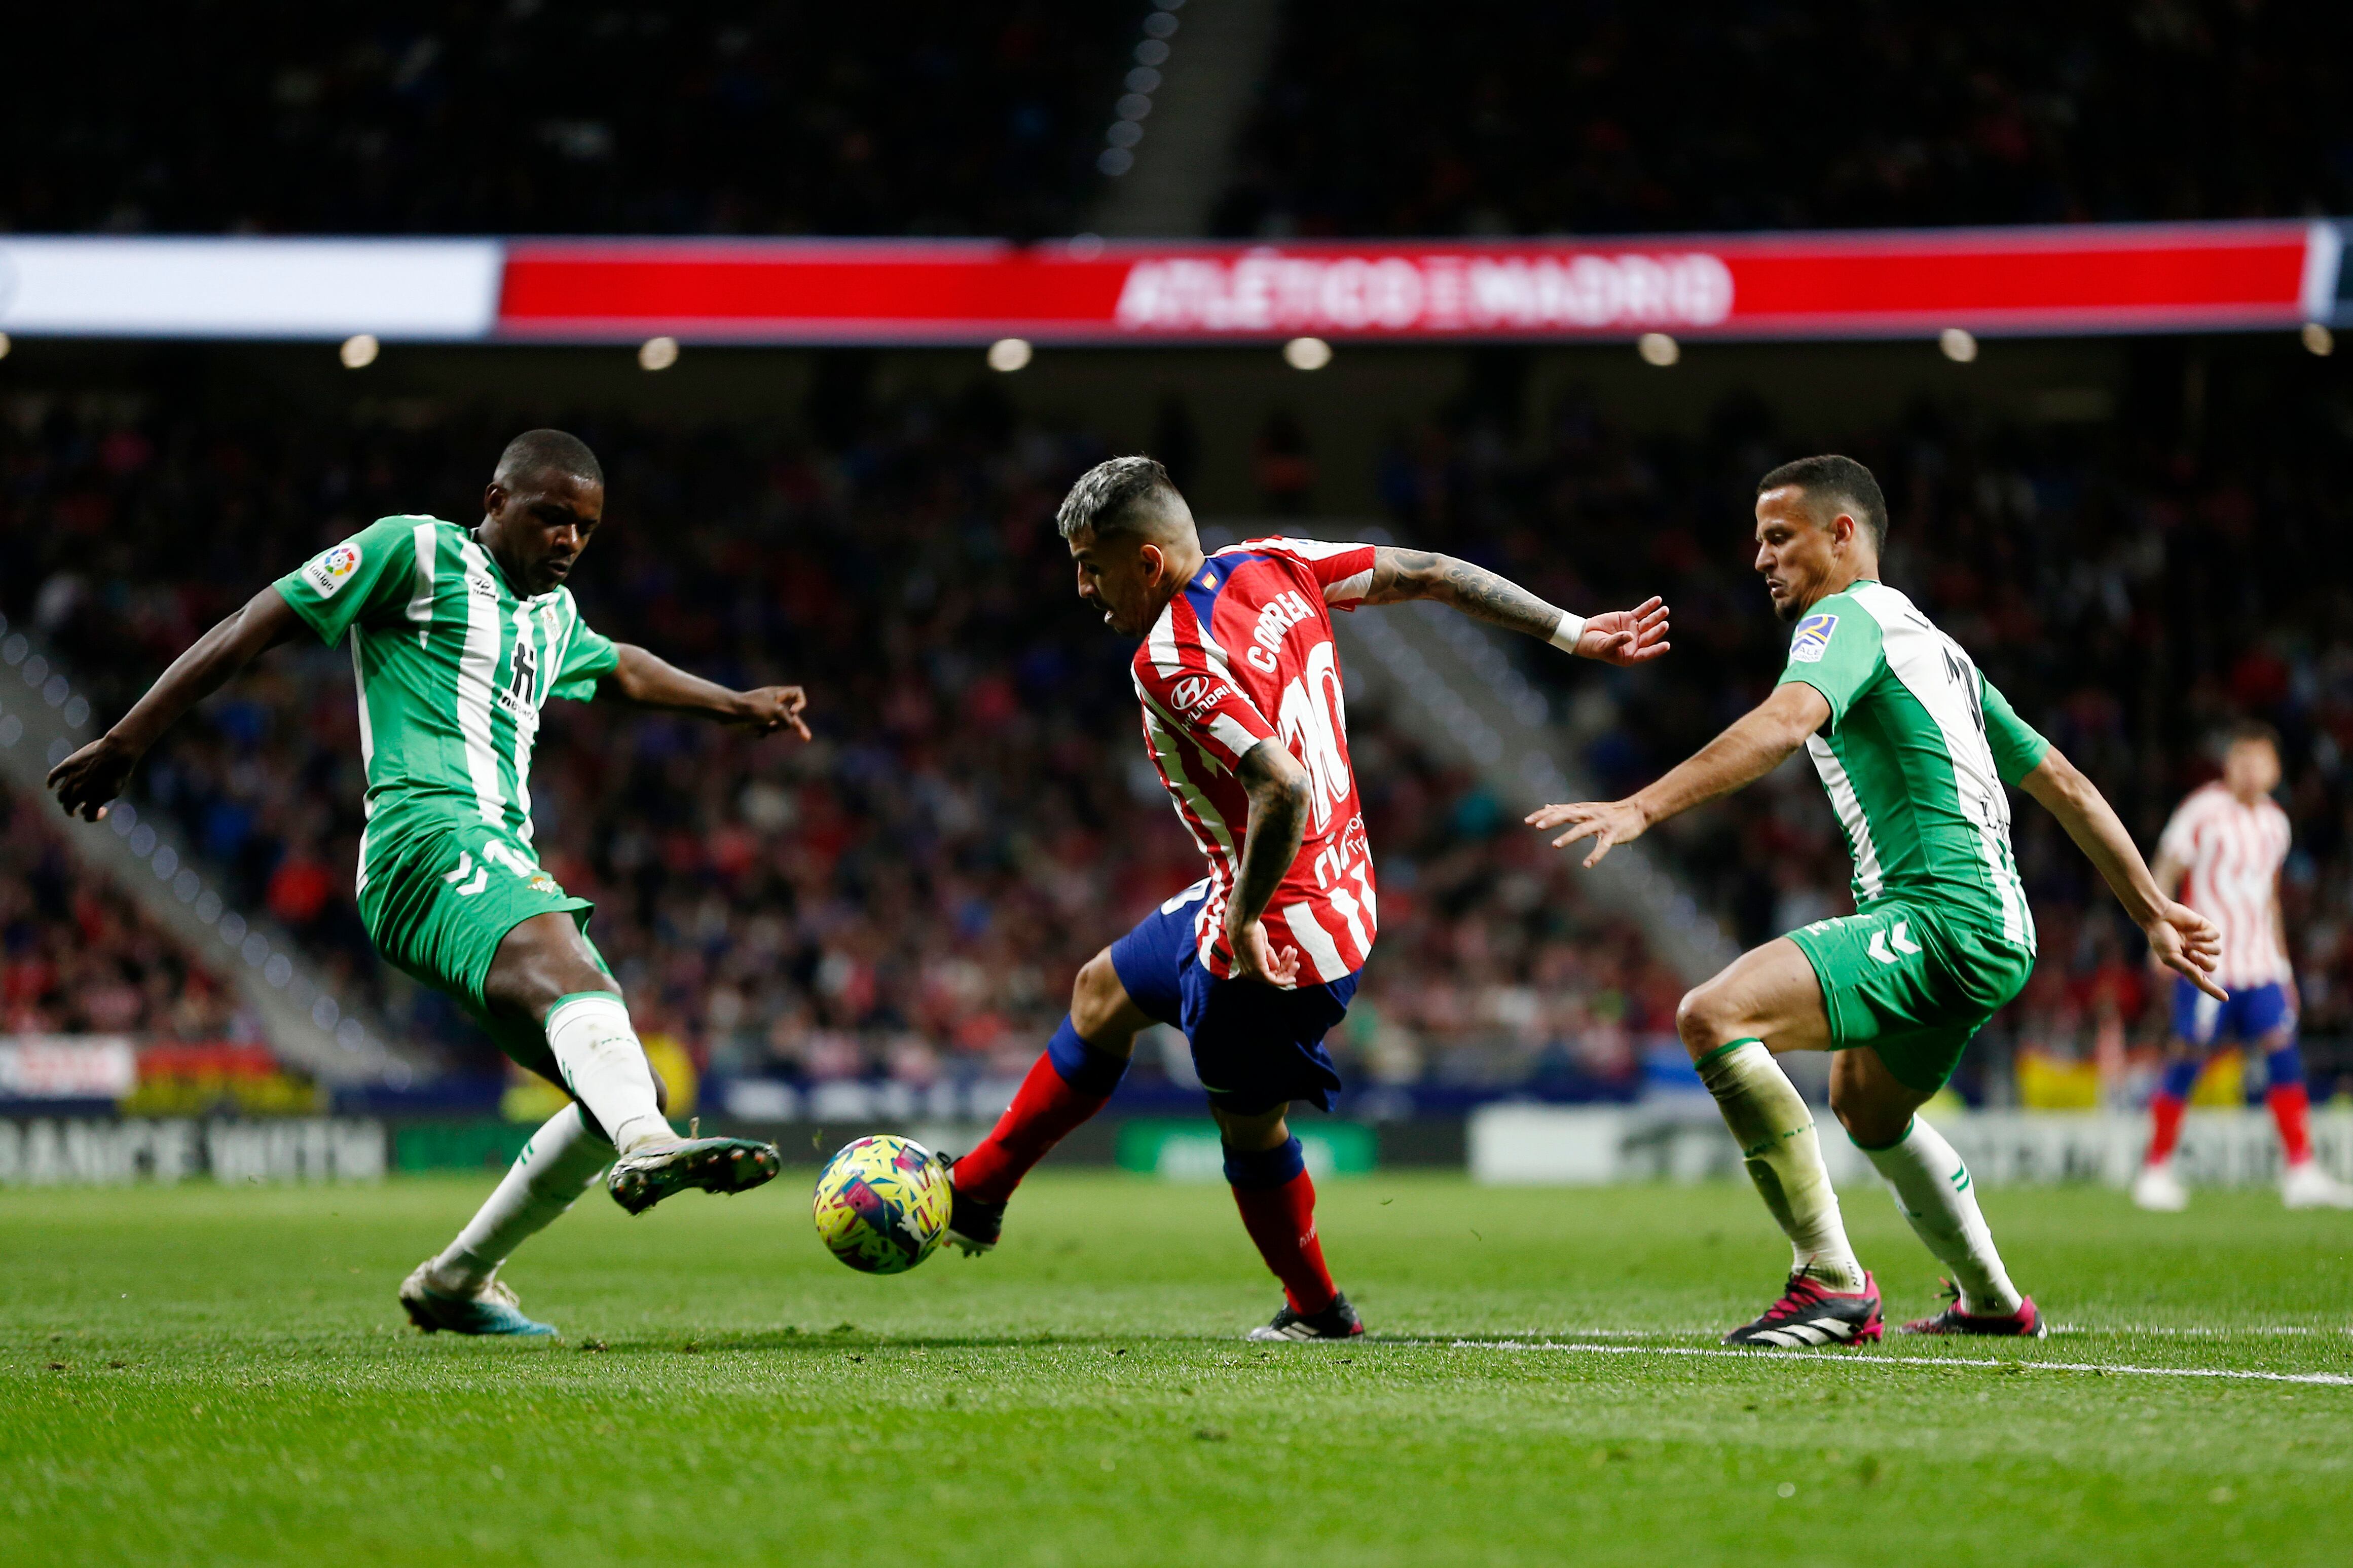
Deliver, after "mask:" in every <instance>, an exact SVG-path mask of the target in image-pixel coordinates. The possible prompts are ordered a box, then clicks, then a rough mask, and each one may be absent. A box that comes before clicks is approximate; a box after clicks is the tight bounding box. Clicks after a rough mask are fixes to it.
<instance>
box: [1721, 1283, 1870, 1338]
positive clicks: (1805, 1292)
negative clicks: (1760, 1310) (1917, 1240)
mask: <svg viewBox="0 0 2353 1568" xmlns="http://www.w3.org/2000/svg"><path fill="white" fill-rule="evenodd" d="M1884 1328H1885V1324H1884V1322H1883V1321H1882V1319H1881V1318H1880V1315H1879V1284H1878V1282H1877V1281H1876V1280H1874V1279H1872V1277H1871V1274H1870V1272H1869V1271H1868V1270H1865V1271H1864V1273H1863V1276H1862V1289H1860V1290H1832V1289H1828V1288H1826V1287H1825V1286H1824V1285H1823V1284H1822V1283H1821V1281H1820V1280H1819V1279H1809V1278H1807V1277H1806V1276H1805V1275H1804V1274H1802V1273H1798V1274H1792V1275H1790V1276H1789V1288H1788V1289H1787V1290H1785V1291H1783V1292H1782V1294H1781V1299H1780V1300H1778V1301H1776V1302H1774V1303H1773V1304H1772V1305H1771V1306H1769V1307H1767V1308H1766V1309H1765V1315H1764V1316H1763V1317H1761V1318H1759V1319H1757V1321H1755V1322H1753V1323H1743V1324H1742V1325H1741V1326H1740V1327H1738V1328H1736V1329H1735V1330H1733V1331H1731V1332H1730V1333H1728V1334H1726V1335H1725V1336H1724V1342H1725V1344H1728V1345H1763V1346H1766V1347H1768V1348H1770V1349H1774V1350H1785V1351H1787V1350H1802V1349H1806V1348H1808V1347H1810V1346H1813V1345H1859V1344H1863V1343H1866V1342H1870V1341H1873V1340H1876V1339H1878V1338H1879V1336H1880V1334H1881V1332H1882V1331H1883V1330H1884Z"/></svg>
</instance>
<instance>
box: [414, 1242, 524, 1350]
mask: <svg viewBox="0 0 2353 1568" xmlns="http://www.w3.org/2000/svg"><path fill="white" fill-rule="evenodd" d="M432 1269H433V1262H432V1260H431V1259H430V1258H427V1260H426V1261H424V1262H423V1263H420V1264H418V1265H417V1268H415V1270H414V1271H412V1272H411V1273H410V1274H409V1276H408V1278H407V1279H404V1280H402V1281H401V1285H400V1305H401V1308H402V1310H405V1311H406V1312H407V1314H408V1321H410V1322H412V1323H415V1324H416V1325H417V1327H418V1328H420V1329H423V1330H424V1331H426V1332H427V1333H428V1334H432V1333H438V1332H440V1331H442V1330H443V1329H447V1330H448V1331H450V1332H451V1333H453V1334H494V1335H503V1336H507V1337H511V1338H526V1339H527V1338H533V1337H537V1336H542V1335H547V1334H553V1333H554V1332H555V1325H554V1324H553V1323H540V1322H534V1321H532V1320H531V1319H529V1318H526V1317H524V1316H523V1315H522V1307H521V1306H520V1305H519V1304H518V1303H517V1302H516V1300H515V1293H514V1292H513V1291H512V1290H510V1289H507V1288H506V1286H505V1285H504V1284H503V1283H502V1282H501V1281H500V1280H499V1279H497V1277H495V1276H493V1277H492V1278H491V1279H485V1280H484V1281H482V1285H481V1289H478V1290H476V1291H475V1292H474V1293H473V1294H472V1295H470V1296H453V1295H451V1294H449V1293H448V1291H446V1290H436V1289H433V1287H432V1285H431V1283H430V1278H431V1274H432Z"/></svg>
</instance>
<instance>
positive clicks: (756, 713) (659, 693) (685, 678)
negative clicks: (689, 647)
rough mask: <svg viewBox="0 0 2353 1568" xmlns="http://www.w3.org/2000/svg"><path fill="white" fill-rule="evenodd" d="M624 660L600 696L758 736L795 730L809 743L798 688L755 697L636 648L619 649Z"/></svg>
mask: <svg viewBox="0 0 2353 1568" xmlns="http://www.w3.org/2000/svg"><path fill="white" fill-rule="evenodd" d="M613 651H614V653H615V654H616V655H617V656H618V658H617V662H616V663H615V664H614V666H613V668H612V672H611V673H610V674H608V675H607V676H606V677H604V679H601V680H599V681H598V682H597V683H596V695H597V696H599V697H603V698H608V699H611V700H614V701H617V702H627V703H629V704H631V705H632V706H635V707H638V708H658V709H660V710H662V711H664V712H666V713H693V714H698V715H700V716H702V717H703V718H706V719H715V720H717V721H719V722H720V723H722V724H733V725H737V726H739V727H741V728H743V729H746V730H749V731H752V732H753V733H754V734H755V735H773V734H775V733H776V731H779V730H790V731H793V732H794V733H795V734H797V735H798V736H799V737H800V738H801V739H802V740H804V741H806V740H807V739H808V738H809V728H808V721H807V720H805V719H803V718H802V717H801V713H802V711H803V710H805V709H807V707H808V694H807V692H805V691H803V690H802V689H800V688H799V687H797V686H763V687H760V688H759V689H756V690H753V691H733V690H730V689H728V688H726V687H724V686H722V685H720V684H719V683H718V682H717V681H714V680H705V679H702V677H701V676H699V675H689V674H688V673H687V672H686V671H685V670H682V669H681V668H678V666H676V665H674V664H671V663H670V661H669V660H667V659H663V658H657V657H655V656H654V655H652V654H650V653H648V652H647V651H646V650H645V649H644V648H641V647H638V646H637V645H635V644H634V643H616V644H614V645H613Z"/></svg>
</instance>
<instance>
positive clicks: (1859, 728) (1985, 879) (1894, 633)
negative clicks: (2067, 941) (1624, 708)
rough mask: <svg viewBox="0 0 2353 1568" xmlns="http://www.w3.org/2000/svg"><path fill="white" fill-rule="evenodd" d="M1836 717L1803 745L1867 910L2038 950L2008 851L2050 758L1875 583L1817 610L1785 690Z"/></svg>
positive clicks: (1964, 662)
mask: <svg viewBox="0 0 2353 1568" xmlns="http://www.w3.org/2000/svg"><path fill="white" fill-rule="evenodd" d="M1793 680H1801V681H1804V682H1805V683H1806V684H1807V685H1809V686H1810V687H1812V688H1813V689H1815V690H1817V691H1819V692H1820V693H1821V694H1822V696H1823V697H1824V698H1825V699H1827V700H1829V702H1830V705H1831V717H1830V722H1829V723H1828V724H1826V725H1825V726H1823V729H1822V731H1821V732H1820V733H1818V734H1816V735H1814V736H1812V737H1811V738H1810V739H1809V740H1808V741H1807V742H1806V751H1807V753H1808V754H1809V755H1810V756H1811V757H1812V758H1813V762H1814V771H1815V772H1816V773H1820V775H1821V781H1822V787H1823V788H1824V789H1825V790H1827V791H1829V792H1830V797H1831V807H1832V808H1833V809H1834V810H1835V811H1836V812H1837V813H1838V819H1839V823H1840V825H1841V826H1842V827H1844V828H1845V830H1846V838H1847V847H1848V849H1849V850H1850V851H1851V852H1852V855H1853V857H1854V884H1853V885H1854V902H1855V908H1856V909H1857V910H1865V909H1868V908H1869V907H1870V906H1871V905H1872V904H1873V903H1875V902H1877V901H1878V900H1881V899H1884V898H1890V897H1897V896H1901V897H1905V898H1912V899H1918V900H1926V901H1928V902H1932V903H1934V904H1935V905H1936V906H1937V907H1938V908H1940V909H1942V910H1946V911H1947V912H1948V913H1950V914H1952V915H1954V916H1956V917H1957V918H1960V919H1964V920H1968V921H1974V922H1976V923H1978V925H1980V926H1981V927H1982V928H1983V929H1984V930H1985V931H1987V932H1988V933H1989V934H1993V935H1999V936H2000V938H2001V939H2002V940H2003V941H2005V942H2010V943H2011V944H2012V945H2014V946H2017V947H2021V948H2023V949H2025V950H2026V951H2027V952H2033V951H2034V920H2033V917H2032V916H2031V914H2030V913H2029V912H2028V911H2027V907H2026V893H2025V889H2023V888H2022V887H2021V885H2020V883H2019V879H2018V862H2017V858H2016V857H2015V856H2014V855H2013V854H2012V852H2011V849H2010V797H2009V795H2008V794H2007V793H2006V792H2005V791H2004V790H2003V788H2002V786H2003V785H2004V784H2017V783H2018V782H2019V781H2020V780H2021V779H2023V778H2024V777H2025V776H2026V775H2027V774H2028V773H2031V772H2033V771H2034V769H2035V768H2036V767H2037V766H2038V765H2040V764H2041V763H2042V758H2043V754H2044V752H2047V751H2048V750H2049V749H2050V748H2049V744H2048V742H2045V741H2044V740H2043V739H2042V736H2041V735H2038V734H2036V733H2035V732H2034V731H2033V730H2032V729H2031V728H2030V727H2029V726H2028V725H2027V723H2026V722H2025V721H2023V720H2021V719H2020V718H2019V716H2018V714H2017V713H2016V711H2014V710H2012V709H2011V708H2010V703H2009V701H2008V700H2005V699H2004V698H2003V696H2002V694H2001V693H2000V691H1999V690H1997V689H1995V687H1994V685H1993V683H1992V682H1991V681H1989V680H1988V679H1986V678H1985V677H1984V676H1983V675H1982V674H1980V673H1978V668H1977V666H1976V664H1975V663H1974V662H1972V661H1971V660H1970V658H1969V656H1968V653H1967V652H1966V651H1965V650H1964V649H1963V648H1962V647H1961V645H1960V644H1958V643H1957V642H1955V641H1954V640H1953V639H1952V638H1951V637H1947V636H1946V635H1945V634H1944V633H1943V632H1941V631H1938V630H1937V629H1936V626H1935V625H1934V624H1933V623H1932V622H1930V620H1929V619H1928V617H1927V616H1924V615H1922V614H1921V613H1920V611H1919V608H1918V606H1916V605H1914V604H1913V603H1912V601H1911V600H1910V599H1908V598H1906V597H1905V596H1904V595H1902V594H1900V593H1898V592H1896V591H1895V590H1894V589H1893V588H1890V587H1888V586H1887V585H1886V584H1883V583H1875V582H1872V581H1870V580H1868V579H1865V580H1863V581H1861V582H1858V583H1856V584H1853V585H1852V586H1851V587H1849V588H1848V589H1847V590H1846V591H1845V592H1844V593H1841V594H1832V595H1830V596H1828V597H1827V598H1824V599H1821V600H1820V601H1819V602H1817V603H1816V604H1815V605H1813V607H1812V608H1811V609H1810V610H1809V611H1807V613H1806V615H1805V616H1804V617H1803V618H1802V619H1800V620H1799V623H1798V628H1797V631H1796V632H1795V633H1794V634H1793V635H1792V636H1791V637H1790V639H1789V662H1788V668H1785V669H1784V670H1783V671H1782V672H1781V681H1782V683H1783V684H1787V683H1788V682H1789V681H1793Z"/></svg>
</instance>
